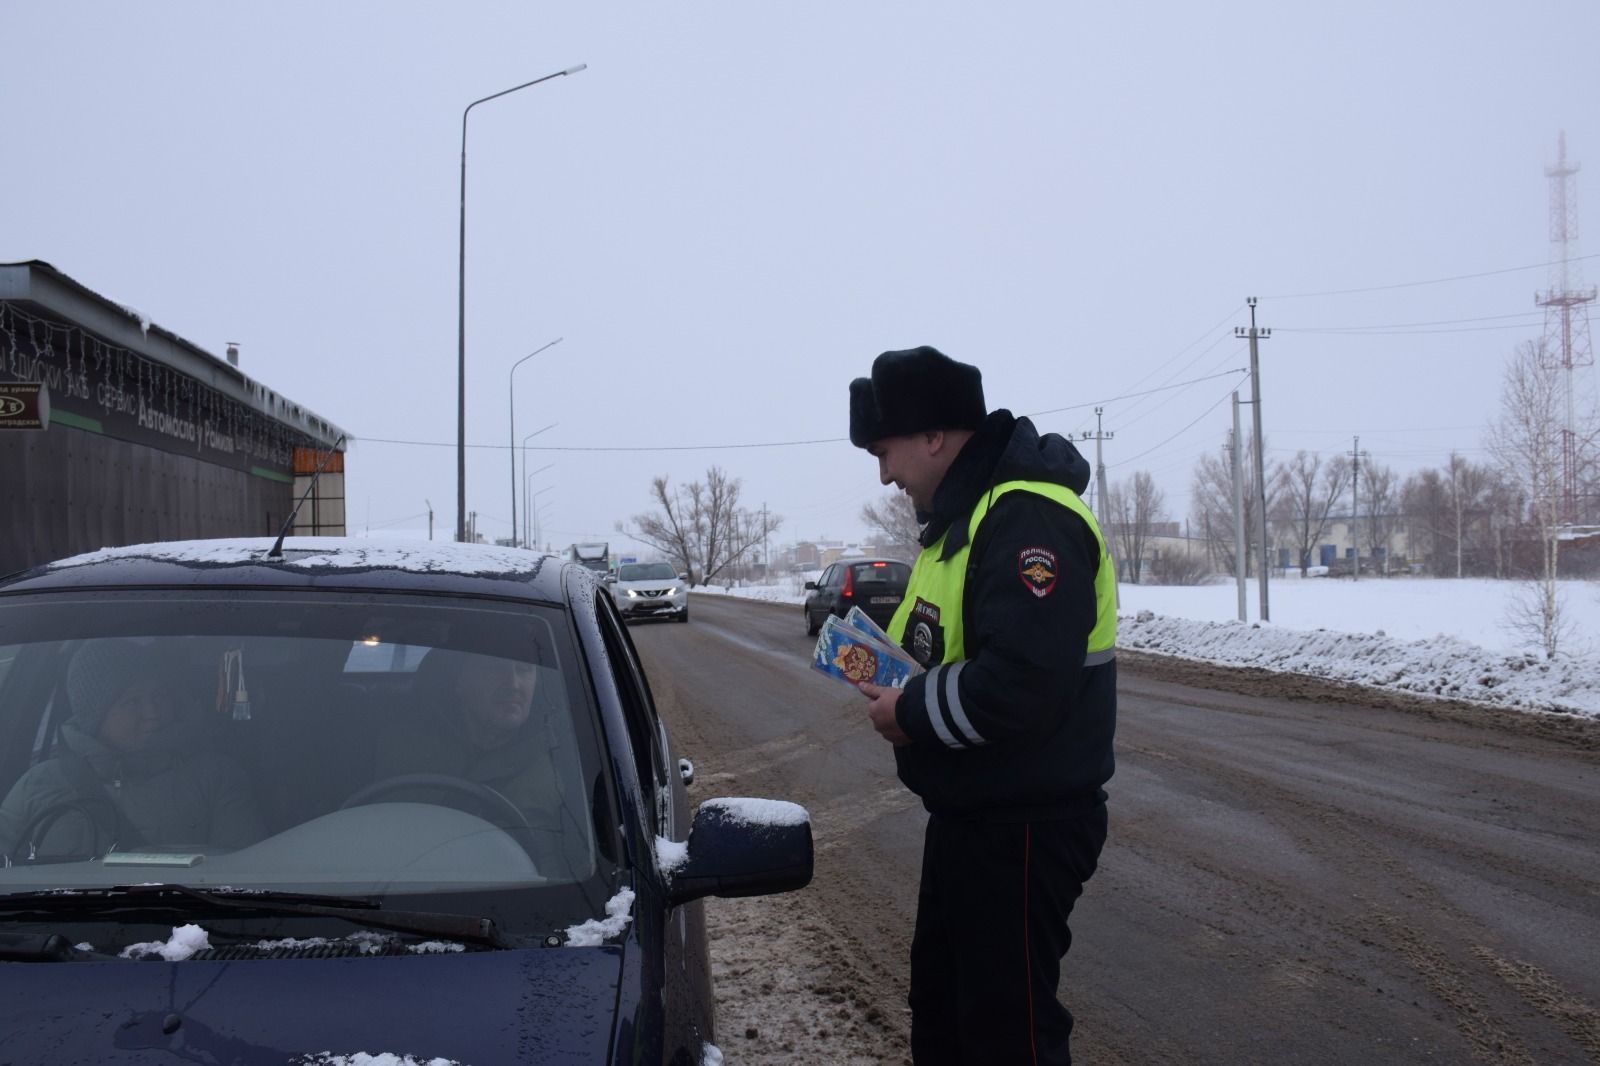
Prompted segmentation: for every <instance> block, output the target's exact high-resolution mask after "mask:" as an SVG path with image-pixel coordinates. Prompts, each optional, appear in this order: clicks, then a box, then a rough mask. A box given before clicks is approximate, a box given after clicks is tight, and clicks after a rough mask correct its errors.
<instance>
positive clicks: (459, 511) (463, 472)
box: [456, 63, 588, 540]
mask: <svg viewBox="0 0 1600 1066" xmlns="http://www.w3.org/2000/svg"><path fill="white" fill-rule="evenodd" d="M587 66H588V64H587V63H579V64H578V65H577V66H575V67H568V68H567V69H566V70H558V71H556V72H555V73H554V74H546V75H545V76H544V77H542V78H535V79H533V80H532V81H526V82H523V83H522V84H521V85H513V86H512V87H511V88H509V89H502V90H501V91H500V92H497V93H494V94H492V95H490V96H485V97H483V98H482V99H481V100H474V101H472V103H470V104H468V105H467V106H466V108H465V110H463V111H462V112H461V226H460V236H461V258H460V262H459V265H458V268H457V272H456V540H466V539H467V115H468V114H469V113H470V112H471V111H472V109H473V108H475V107H477V106H478V105H479V104H486V103H488V102H489V101H490V100H497V99H499V98H500V97H502V96H507V95H509V94H511V93H514V92H517V91H518V90H520V89H526V88H528V87H529V86H533V85H538V84H539V83H540V82H544V81H549V80H550V79H551V78H559V77H562V76H564V75H567V74H576V73H578V72H579V71H580V70H583V69H585V68H586V67H587Z"/></svg>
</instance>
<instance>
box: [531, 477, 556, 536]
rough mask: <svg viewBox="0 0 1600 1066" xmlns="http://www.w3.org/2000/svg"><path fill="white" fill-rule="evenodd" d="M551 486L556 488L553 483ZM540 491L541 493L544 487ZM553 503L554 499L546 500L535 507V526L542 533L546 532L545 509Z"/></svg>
mask: <svg viewBox="0 0 1600 1066" xmlns="http://www.w3.org/2000/svg"><path fill="white" fill-rule="evenodd" d="M550 487H551V488H554V487H555V486H554V485H552V486H550ZM539 491H540V493H543V492H544V490H543V489H540V490H539ZM551 503H552V501H550V500H546V501H544V502H543V503H541V504H540V505H539V506H537V507H535V508H534V509H533V528H534V529H537V530H539V531H540V533H541V534H542V533H543V532H544V509H545V508H546V507H549V506H550V504H551Z"/></svg>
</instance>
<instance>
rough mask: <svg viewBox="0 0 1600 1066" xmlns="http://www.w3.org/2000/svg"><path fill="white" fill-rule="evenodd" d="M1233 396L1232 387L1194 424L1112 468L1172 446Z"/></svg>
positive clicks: (1202, 412) (1200, 415)
mask: <svg viewBox="0 0 1600 1066" xmlns="http://www.w3.org/2000/svg"><path fill="white" fill-rule="evenodd" d="M1232 395H1233V389H1232V388H1231V387H1230V388H1229V389H1228V391H1227V392H1225V393H1223V394H1222V395H1221V396H1219V397H1217V402H1216V403H1214V404H1212V405H1211V406H1210V407H1207V408H1206V409H1205V410H1204V411H1201V412H1200V414H1199V416H1198V417H1196V418H1195V420H1194V421H1193V422H1190V423H1189V424H1188V425H1186V426H1184V427H1183V428H1182V429H1180V430H1178V432H1176V433H1174V434H1173V435H1172V436H1170V437H1168V438H1167V439H1166V440H1164V441H1162V442H1161V443H1160V444H1157V445H1155V446H1154V447H1151V448H1146V449H1145V450H1144V451H1142V452H1140V453H1139V454H1138V455H1130V456H1128V458H1126V459H1124V460H1122V461H1121V462H1120V463H1112V464H1111V465H1112V466H1127V465H1128V464H1129V463H1131V462H1133V461H1134V460H1135V459H1143V458H1144V457H1145V456H1147V455H1149V454H1150V453H1151V452H1153V451H1156V450H1158V449H1160V448H1164V447H1166V446H1167V445H1168V444H1171V443H1172V442H1173V441H1175V440H1177V439H1178V438H1179V437H1181V436H1183V435H1184V434H1185V433H1187V432H1189V430H1191V429H1193V428H1194V427H1195V425H1196V424H1198V423H1199V421H1200V419H1202V418H1204V417H1205V416H1206V415H1208V414H1210V413H1211V412H1212V411H1215V410H1216V409H1217V408H1218V407H1220V406H1221V405H1222V402H1223V401H1224V400H1226V399H1227V398H1228V397H1229V396H1232Z"/></svg>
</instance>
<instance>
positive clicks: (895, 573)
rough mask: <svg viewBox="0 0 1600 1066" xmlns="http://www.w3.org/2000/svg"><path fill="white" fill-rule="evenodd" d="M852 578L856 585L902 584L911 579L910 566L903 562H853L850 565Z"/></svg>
mask: <svg viewBox="0 0 1600 1066" xmlns="http://www.w3.org/2000/svg"><path fill="white" fill-rule="evenodd" d="M850 570H851V576H852V579H853V580H854V581H855V583H856V584H858V585H870V584H884V585H902V586H903V585H904V584H905V583H906V582H907V581H909V580H910V579H911V568H910V567H909V566H907V565H906V564H905V563H855V564H853V565H852V566H851V567H850Z"/></svg>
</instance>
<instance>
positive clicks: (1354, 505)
mask: <svg viewBox="0 0 1600 1066" xmlns="http://www.w3.org/2000/svg"><path fill="white" fill-rule="evenodd" d="M1366 454H1367V453H1366V452H1364V451H1362V450H1361V438H1360V437H1359V436H1358V437H1356V439H1355V442H1354V443H1352V444H1351V445H1350V543H1352V544H1354V545H1355V549H1356V557H1355V565H1354V566H1352V567H1351V568H1350V580H1351V581H1360V580H1361V525H1360V523H1361V460H1362V458H1363V457H1365V456H1366Z"/></svg>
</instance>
